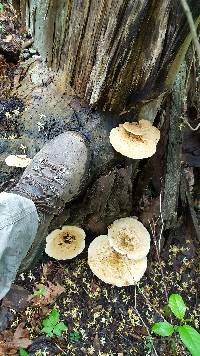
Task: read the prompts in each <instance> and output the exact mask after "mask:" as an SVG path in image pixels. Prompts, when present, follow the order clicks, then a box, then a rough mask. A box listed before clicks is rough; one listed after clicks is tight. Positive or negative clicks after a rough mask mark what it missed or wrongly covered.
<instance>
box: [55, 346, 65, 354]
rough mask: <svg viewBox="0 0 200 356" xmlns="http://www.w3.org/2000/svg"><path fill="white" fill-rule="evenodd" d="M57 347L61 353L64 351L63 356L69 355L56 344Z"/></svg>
mask: <svg viewBox="0 0 200 356" xmlns="http://www.w3.org/2000/svg"><path fill="white" fill-rule="evenodd" d="M55 345H56V347H57V348H58V349H59V350H60V351H62V354H63V355H67V353H66V352H65V351H64V350H63V349H61V347H60V346H59V345H58V344H56V343H55Z"/></svg>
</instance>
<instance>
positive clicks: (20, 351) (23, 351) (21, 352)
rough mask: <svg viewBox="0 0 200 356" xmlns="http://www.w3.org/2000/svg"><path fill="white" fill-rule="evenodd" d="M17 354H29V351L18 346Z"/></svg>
mask: <svg viewBox="0 0 200 356" xmlns="http://www.w3.org/2000/svg"><path fill="white" fill-rule="evenodd" d="M19 354H20V356H29V353H28V352H27V351H26V350H24V349H23V348H22V347H20V348H19Z"/></svg>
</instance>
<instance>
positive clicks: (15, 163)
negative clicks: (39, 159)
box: [5, 155, 32, 168]
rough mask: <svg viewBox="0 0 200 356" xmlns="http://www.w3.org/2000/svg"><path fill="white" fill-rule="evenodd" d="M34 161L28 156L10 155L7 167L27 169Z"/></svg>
mask: <svg viewBox="0 0 200 356" xmlns="http://www.w3.org/2000/svg"><path fill="white" fill-rule="evenodd" d="M31 161H32V159H31V158H28V157H27V156H26V155H17V156H15V155H10V156H8V157H6V159H5V162H6V164H7V166H10V167H18V168H25V167H27V166H28V165H29V164H30V163H31Z"/></svg>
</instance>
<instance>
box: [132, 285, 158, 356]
mask: <svg viewBox="0 0 200 356" xmlns="http://www.w3.org/2000/svg"><path fill="white" fill-rule="evenodd" d="M134 310H135V312H136V314H137V316H138V317H139V319H140V320H141V322H142V324H143V326H144V327H145V329H146V330H147V333H148V335H149V336H151V332H150V330H149V328H148V326H147V324H146V323H145V321H144V320H143V318H142V317H141V315H140V313H139V311H138V309H137V286H135V298H134ZM152 346H153V350H154V353H155V355H156V356H158V353H157V351H156V349H155V346H154V343H152Z"/></svg>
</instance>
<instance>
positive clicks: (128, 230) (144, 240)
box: [108, 217, 150, 260]
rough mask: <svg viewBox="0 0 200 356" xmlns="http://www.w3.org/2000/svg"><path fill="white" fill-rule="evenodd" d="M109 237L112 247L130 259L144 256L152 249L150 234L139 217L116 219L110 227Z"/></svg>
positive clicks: (138, 258)
mask: <svg viewBox="0 0 200 356" xmlns="http://www.w3.org/2000/svg"><path fill="white" fill-rule="evenodd" d="M108 239H109V243H110V245H111V247H112V248H113V249H114V250H115V251H116V252H118V253H121V254H122V255H126V256H127V257H128V258H130V259H134V260H140V259H142V258H144V257H145V256H146V255H147V254H148V252H149V249H150V235H149V233H148V231H147V229H146V228H145V227H144V225H143V224H142V223H141V222H140V221H138V220H137V219H134V218H131V217H128V218H121V219H119V220H115V221H114V222H113V224H112V225H111V226H109V227H108Z"/></svg>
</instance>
